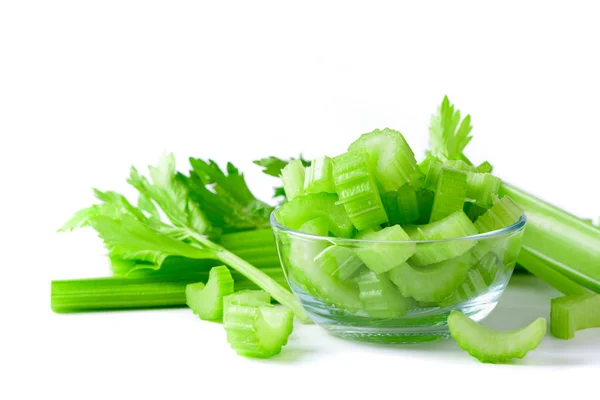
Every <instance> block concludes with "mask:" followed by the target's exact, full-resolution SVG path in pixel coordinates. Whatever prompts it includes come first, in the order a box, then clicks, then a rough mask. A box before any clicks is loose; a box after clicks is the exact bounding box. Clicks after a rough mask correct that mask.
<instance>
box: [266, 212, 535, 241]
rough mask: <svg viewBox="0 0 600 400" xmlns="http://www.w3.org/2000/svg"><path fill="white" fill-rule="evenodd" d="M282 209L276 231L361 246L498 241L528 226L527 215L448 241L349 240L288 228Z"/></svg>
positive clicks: (273, 217) (275, 227)
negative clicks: (284, 222)
mask: <svg viewBox="0 0 600 400" xmlns="http://www.w3.org/2000/svg"><path fill="white" fill-rule="evenodd" d="M279 208H280V207H277V208H276V209H275V210H273V212H271V216H270V218H269V220H270V223H271V227H272V228H273V229H274V230H275V231H280V232H285V233H287V234H289V235H291V236H295V237H300V238H302V239H305V240H313V241H326V242H329V243H332V244H336V243H339V244H345V245H352V244H360V243H385V244H401V243H416V244H419V243H441V242H453V241H461V240H482V239H498V238H500V237H503V236H509V235H511V234H514V233H518V232H520V231H522V230H523V229H525V225H526V224H527V216H526V215H525V213H523V214H522V215H521V217H520V218H519V220H518V221H517V222H515V223H514V224H512V225H510V226H507V227H505V228H502V229H497V230H495V231H490V232H485V233H478V234H477V235H470V236H462V237H458V238H447V239H438V240H365V239H348V238H337V237H331V236H319V235H313V234H310V233H305V232H300V231H298V230H295V229H292V228H288V227H287V226H284V225H281V224H280V223H279V222H277V219H276V218H275V213H276V212H277V210H279Z"/></svg>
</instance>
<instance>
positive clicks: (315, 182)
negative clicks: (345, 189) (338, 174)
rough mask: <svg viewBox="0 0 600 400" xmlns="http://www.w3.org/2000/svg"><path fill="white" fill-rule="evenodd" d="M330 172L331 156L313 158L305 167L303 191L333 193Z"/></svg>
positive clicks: (333, 188)
mask: <svg viewBox="0 0 600 400" xmlns="http://www.w3.org/2000/svg"><path fill="white" fill-rule="evenodd" d="M332 172H333V163H332V161H331V158H329V157H327V156H325V157H321V158H317V159H314V160H313V161H312V163H311V164H310V166H308V167H306V174H305V176H304V191H305V192H306V193H323V192H324V193H335V192H336V191H335V185H334V183H333V176H332Z"/></svg>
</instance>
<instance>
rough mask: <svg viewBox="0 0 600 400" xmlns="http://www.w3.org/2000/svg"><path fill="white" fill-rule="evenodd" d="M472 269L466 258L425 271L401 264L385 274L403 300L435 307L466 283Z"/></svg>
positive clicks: (453, 260)
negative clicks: (406, 299) (420, 302)
mask: <svg viewBox="0 0 600 400" xmlns="http://www.w3.org/2000/svg"><path fill="white" fill-rule="evenodd" d="M472 265H473V261H472V258H471V257H470V254H468V253H467V254H464V255H462V256H459V257H456V258H453V259H451V260H445V261H442V262H440V263H437V264H433V265H428V266H425V267H413V266H412V265H410V264H409V263H404V264H402V265H399V266H397V267H395V268H394V269H392V270H391V271H390V272H389V275H390V279H391V280H392V282H393V283H394V284H395V285H396V286H398V289H399V290H400V293H402V295H403V296H405V297H412V298H413V299H415V300H417V301H423V302H431V303H438V302H440V301H442V300H444V299H445V298H447V297H448V296H450V295H451V294H452V293H453V292H454V291H455V290H456V288H457V287H458V286H459V285H460V284H461V283H462V282H463V281H464V280H465V279H466V277H467V274H468V272H469V269H470V268H471V266H472Z"/></svg>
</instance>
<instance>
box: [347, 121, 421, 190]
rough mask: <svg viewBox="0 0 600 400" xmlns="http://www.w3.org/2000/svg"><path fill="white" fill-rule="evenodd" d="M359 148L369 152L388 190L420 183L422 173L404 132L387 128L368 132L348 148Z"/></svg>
mask: <svg viewBox="0 0 600 400" xmlns="http://www.w3.org/2000/svg"><path fill="white" fill-rule="evenodd" d="M358 149H365V150H366V151H367V152H368V153H369V156H370V157H369V158H370V163H371V166H372V170H373V171H375V176H376V178H377V182H379V184H380V185H381V187H382V188H383V190H384V191H385V192H389V191H393V190H397V189H399V188H400V187H401V186H403V185H404V184H406V183H410V184H411V185H413V186H414V187H419V186H420V181H421V178H422V173H421V171H420V170H419V168H418V166H417V161H416V160H415V155H414V153H413V151H412V150H411V148H410V146H409V145H408V143H407V142H406V140H405V139H404V136H402V134H401V133H400V132H398V131H394V130H391V129H387V128H386V129H384V130H383V131H381V130H379V129H376V130H374V131H373V132H371V133H365V134H364V135H362V136H361V137H360V138H358V139H357V140H356V141H355V142H354V143H352V144H351V145H350V147H349V148H348V150H349V151H355V150H358Z"/></svg>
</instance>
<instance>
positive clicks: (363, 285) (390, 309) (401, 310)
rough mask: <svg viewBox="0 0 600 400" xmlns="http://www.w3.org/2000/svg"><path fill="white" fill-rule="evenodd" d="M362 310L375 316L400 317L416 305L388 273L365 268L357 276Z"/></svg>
mask: <svg viewBox="0 0 600 400" xmlns="http://www.w3.org/2000/svg"><path fill="white" fill-rule="evenodd" d="M356 280H357V282H358V288H359V290H360V295H359V296H360V300H361V301H362V304H363V307H362V311H364V312H366V313H367V315H369V316H370V317H373V318H385V319H388V318H399V317H402V316H403V315H406V313H408V311H410V310H411V309H412V308H414V307H416V302H415V301H414V300H413V299H410V298H407V297H404V296H402V295H401V294H400V291H398V289H397V288H396V287H395V286H394V284H393V283H392V282H391V281H390V279H389V278H388V276H387V274H379V275H378V274H375V273H374V272H373V271H369V270H364V271H363V272H362V273H361V274H360V275H359V276H358V277H357V278H356Z"/></svg>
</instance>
